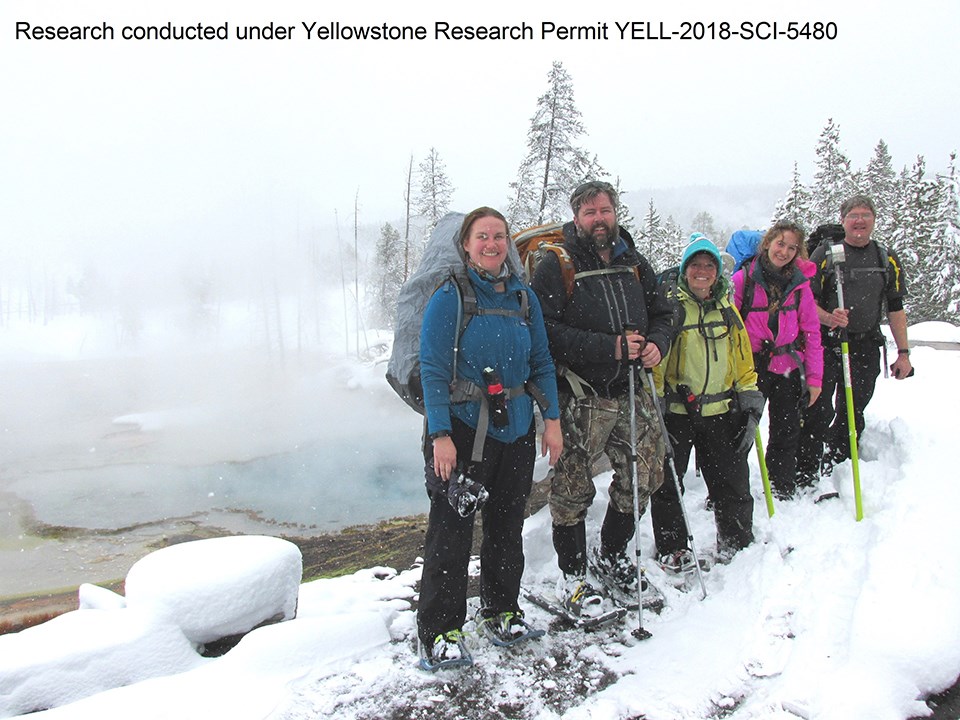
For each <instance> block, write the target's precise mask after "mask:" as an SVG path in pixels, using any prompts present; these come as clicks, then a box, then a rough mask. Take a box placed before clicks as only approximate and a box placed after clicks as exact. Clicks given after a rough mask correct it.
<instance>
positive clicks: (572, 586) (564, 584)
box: [555, 573, 603, 617]
mask: <svg viewBox="0 0 960 720" xmlns="http://www.w3.org/2000/svg"><path fill="white" fill-rule="evenodd" d="M555 592H556V596H557V601H558V602H559V603H560V604H561V605H563V607H564V609H566V610H567V612H569V613H571V614H572V615H584V616H587V617H591V616H594V615H599V614H600V613H601V612H603V596H602V595H601V594H600V593H599V592H597V590H596V589H595V588H594V587H593V586H592V585H591V584H590V583H588V582H587V579H586V578H585V577H583V576H582V575H567V574H566V573H561V574H560V579H559V580H557V588H556V591H555Z"/></svg>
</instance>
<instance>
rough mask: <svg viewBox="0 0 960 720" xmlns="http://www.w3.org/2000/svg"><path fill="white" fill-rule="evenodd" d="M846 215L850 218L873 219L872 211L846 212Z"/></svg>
mask: <svg viewBox="0 0 960 720" xmlns="http://www.w3.org/2000/svg"><path fill="white" fill-rule="evenodd" d="M846 217H848V218H850V219H851V220H873V213H870V212H865V213H847V215H846ZM844 219H846V218H844Z"/></svg>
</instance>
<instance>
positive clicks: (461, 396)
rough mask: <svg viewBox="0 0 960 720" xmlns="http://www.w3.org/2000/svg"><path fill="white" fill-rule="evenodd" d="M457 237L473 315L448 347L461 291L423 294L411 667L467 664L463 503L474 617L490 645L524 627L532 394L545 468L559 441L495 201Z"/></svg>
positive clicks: (530, 310) (531, 299)
mask: <svg viewBox="0 0 960 720" xmlns="http://www.w3.org/2000/svg"><path fill="white" fill-rule="evenodd" d="M456 242H457V243H458V250H459V252H460V254H461V256H462V257H463V258H464V263H465V266H466V269H465V273H461V275H465V277H462V278H461V280H460V283H461V284H462V283H463V282H468V283H469V285H470V287H471V288H472V290H473V293H474V294H475V295H476V302H477V312H476V314H475V315H473V314H471V317H470V320H469V322H468V323H467V325H466V328H465V329H464V330H463V334H462V335H461V337H460V340H459V343H455V338H456V336H457V333H458V332H459V327H460V318H461V313H462V312H463V298H464V291H463V289H461V288H460V287H459V285H458V282H457V281H456V280H453V279H451V280H450V281H448V282H446V283H444V284H443V285H442V286H441V287H440V288H439V289H438V290H437V292H435V293H434V294H433V296H432V297H431V298H430V301H429V302H428V304H427V307H426V310H425V312H424V316H423V325H422V327H421V330H420V378H421V382H422V384H423V396H424V397H423V399H424V406H425V408H426V417H427V432H428V435H429V438H428V441H427V444H426V447H425V449H424V457H425V459H426V473H425V474H426V480H427V494H428V495H429V497H430V516H429V523H428V526H427V535H426V539H425V543H424V565H423V576H422V579H421V584H420V601H419V605H418V611H417V628H418V636H419V639H420V655H421V660H420V664H421V666H422V667H423V668H424V669H428V670H432V669H435V668H437V667H442V666H450V665H463V664H469V663H470V662H471V659H470V656H469V653H467V651H466V649H465V647H464V645H463V643H462V641H461V633H460V631H461V628H462V626H463V623H464V622H465V620H466V611H467V603H466V600H467V565H468V563H469V560H470V549H471V546H472V544H473V525H474V516H473V512H472V511H473V510H475V509H477V507H478V506H479V507H480V512H481V514H482V517H483V540H482V544H481V550H480V600H481V612H480V617H478V622H479V623H480V624H481V626H482V627H483V628H484V629H485V630H487V631H488V633H489V634H490V635H491V638H492V639H493V641H494V642H496V643H498V644H503V645H508V644H512V643H513V642H515V641H516V640H517V639H520V638H523V637H528V636H530V635H531V631H532V629H531V628H530V626H529V625H527V624H526V623H525V622H524V621H523V613H522V612H521V611H520V608H519V606H518V597H519V594H520V578H521V576H522V574H523V565H524V560H523V540H522V537H521V531H522V529H523V518H524V512H525V509H526V503H527V497H528V496H529V494H530V489H531V487H532V484H533V465H534V460H535V459H536V448H535V443H536V425H535V422H534V415H533V398H532V397H531V394H530V393H531V392H532V393H533V394H535V395H537V396H538V397H539V399H540V402H541V404H542V407H541V412H542V415H543V418H544V431H543V439H542V443H541V452H542V454H544V455H546V454H547V453H549V455H550V458H549V460H550V464H551V465H552V464H553V463H554V461H555V460H556V459H557V457H559V455H560V451H561V450H562V448H563V436H562V433H561V431H560V420H559V417H560V414H559V407H558V403H557V386H556V376H555V370H554V364H553V360H552V359H551V357H550V352H549V348H548V345H547V334H546V330H545V328H544V324H543V314H542V312H541V309H540V303H539V301H538V300H537V296H536V295H535V294H534V293H533V292H532V291H531V290H530V289H529V288H528V287H527V286H526V285H525V284H524V283H523V282H522V281H521V280H520V278H519V277H517V276H516V275H515V274H512V273H511V272H510V269H509V267H508V265H507V262H506V260H507V249H508V243H510V242H512V240H511V238H510V233H509V229H508V228H507V221H506V219H505V218H504V217H503V215H502V214H501V213H499V212H498V211H496V210H494V209H492V208H488V207H481V208H477V209H476V210H474V211H473V212H471V213H469V214H468V215H467V216H466V218H464V221H463V225H462V227H461V230H460V235H459V237H458V238H457V239H456ZM455 344H456V345H457V346H458V351H457V352H455V351H454V346H455ZM498 381H499V382H498ZM498 385H499V386H500V387H501V388H502V390H501V392H502V394H500V395H497V393H496V392H495V391H496V389H497V386H498ZM531 386H533V387H531ZM491 389H492V390H493V391H494V392H493V393H490V390H491ZM478 436H479V437H478ZM533 634H538V633H537V632H534V633H533ZM539 634H542V633H539Z"/></svg>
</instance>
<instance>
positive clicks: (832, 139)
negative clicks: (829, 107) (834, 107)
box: [811, 118, 856, 227]
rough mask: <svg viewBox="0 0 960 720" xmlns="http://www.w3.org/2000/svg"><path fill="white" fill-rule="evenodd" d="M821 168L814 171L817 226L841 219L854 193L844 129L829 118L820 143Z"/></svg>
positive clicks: (819, 162)
mask: <svg viewBox="0 0 960 720" xmlns="http://www.w3.org/2000/svg"><path fill="white" fill-rule="evenodd" d="M816 154H817V171H816V172H815V173H814V176H813V178H814V184H813V196H812V200H813V202H812V204H811V210H812V213H813V223H814V225H813V227H816V226H817V225H819V224H821V223H835V222H838V221H839V215H840V205H841V204H842V203H843V201H844V200H846V199H847V198H848V197H850V196H851V195H853V194H854V192H855V189H856V188H855V186H854V183H853V174H852V173H851V171H850V159H849V158H848V157H847V156H846V155H844V153H843V152H842V151H841V150H840V128H839V127H838V126H837V125H835V124H834V122H833V118H830V119H829V120H827V125H826V127H824V128H823V132H821V133H820V140H819V141H818V142H817V148H816Z"/></svg>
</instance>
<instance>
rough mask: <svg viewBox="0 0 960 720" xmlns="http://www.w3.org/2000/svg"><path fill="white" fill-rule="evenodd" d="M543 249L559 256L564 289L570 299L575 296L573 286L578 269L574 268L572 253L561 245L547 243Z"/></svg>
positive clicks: (558, 260)
mask: <svg viewBox="0 0 960 720" xmlns="http://www.w3.org/2000/svg"><path fill="white" fill-rule="evenodd" d="M541 247H542V248H543V249H544V250H546V251H548V252H552V253H553V254H554V255H556V256H557V262H558V263H560V277H561V278H562V279H563V289H564V290H565V291H566V293H567V298H568V299H569V297H570V296H571V295H573V284H574V282H575V281H576V269H575V268H574V267H573V259H572V258H571V257H570V253H568V252H567V249H566V248H565V247H564V246H563V245H560V244H559V243H554V242H546V243H544V244H543V245H542V246H541Z"/></svg>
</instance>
